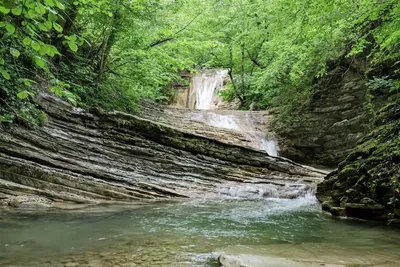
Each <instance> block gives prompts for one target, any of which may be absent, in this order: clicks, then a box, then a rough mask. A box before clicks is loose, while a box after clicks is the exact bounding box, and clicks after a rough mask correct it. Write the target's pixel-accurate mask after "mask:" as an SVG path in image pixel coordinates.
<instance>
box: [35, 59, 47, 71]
mask: <svg viewBox="0 0 400 267" xmlns="http://www.w3.org/2000/svg"><path fill="white" fill-rule="evenodd" d="M34 62H35V64H36V65H38V66H39V67H40V68H42V69H45V68H46V61H44V60H43V59H42V58H41V57H38V56H36V57H35V58H34Z"/></svg>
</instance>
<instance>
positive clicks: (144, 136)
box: [0, 95, 323, 207]
mask: <svg viewBox="0 0 400 267" xmlns="http://www.w3.org/2000/svg"><path fill="white" fill-rule="evenodd" d="M37 103H38V105H39V106H40V107H41V108H42V109H43V110H44V111H45V112H46V114H47V115H48V122H47V123H46V125H45V126H44V127H41V128H37V129H26V128H23V127H11V128H7V129H2V130H1V132H0V203H2V204H3V205H6V206H13V207H36V206H38V205H39V206H43V207H49V206H52V205H53V206H54V205H56V204H60V203H110V202H113V203H114V202H132V201H135V200H146V199H147V200H152V199H166V198H177V197H178V198H182V197H183V198H186V197H196V196H204V194H208V193H210V194H216V196H217V195H218V193H219V191H218V187H220V186H222V185H225V186H234V185H236V184H243V183H245V184H252V185H260V186H261V185H263V184H264V185H271V186H274V187H275V188H276V190H277V192H278V193H279V194H280V195H281V196H283V197H285V196H287V197H294V195H293V194H292V195H290V196H288V195H287V190H285V189H286V188H291V189H290V191H291V192H297V193H296V194H302V193H304V190H306V188H307V186H309V185H310V184H312V183H315V182H317V181H319V180H320V179H321V176H323V172H320V171H317V170H315V169H312V168H308V167H304V166H302V165H299V164H296V163H294V162H292V161H290V160H287V159H284V158H279V157H270V156H268V154H266V153H263V152H261V151H257V150H254V149H251V148H247V147H241V146H237V145H234V144H229V143H225V142H221V141H217V140H214V139H211V138H209V137H207V136H201V135H199V134H196V133H193V132H192V131H190V130H187V129H178V128H174V127H172V126H167V125H166V124H163V123H161V122H154V121H151V120H149V119H146V118H144V117H140V116H134V115H130V114H125V113H121V112H103V111H101V110H97V109H93V110H91V111H90V112H89V111H85V110H81V109H77V108H73V107H71V106H69V105H67V104H66V103H64V102H62V101H60V100H57V99H56V98H53V97H51V96H49V95H41V96H40V97H39V98H38V100H37ZM285 194H286V195H285Z"/></svg>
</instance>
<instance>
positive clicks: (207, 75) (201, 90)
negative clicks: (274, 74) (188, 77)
mask: <svg viewBox="0 0 400 267" xmlns="http://www.w3.org/2000/svg"><path fill="white" fill-rule="evenodd" d="M227 75H228V71H227V70H204V71H202V72H201V73H199V74H196V75H194V76H193V77H192V81H191V96H190V98H189V103H192V104H191V106H192V107H193V106H194V105H193V104H195V107H196V109H200V110H214V109H216V108H218V106H219V104H220V102H221V99H220V97H219V96H218V92H220V91H222V90H223V89H224V80H225V78H226V77H227ZM193 95H195V99H196V102H195V103H194V101H193ZM192 119H193V120H200V121H204V122H205V123H206V124H208V125H210V126H214V127H218V128H224V129H228V130H233V131H239V132H242V133H244V135H245V136H246V139H247V140H248V141H249V142H250V143H252V145H251V146H252V147H255V148H258V149H260V150H262V151H265V152H267V153H268V154H269V155H270V156H274V157H276V156H278V150H279V148H278V143H277V141H276V140H274V139H267V138H266V137H265V134H264V133H263V132H262V131H260V130H257V129H255V128H254V126H253V122H252V119H251V118H250V116H248V115H246V116H245V117H244V120H243V119H239V118H237V117H236V116H234V115H233V114H219V113H216V112H207V111H203V112H202V113H200V114H196V115H195V116H194V117H193V118H192Z"/></svg>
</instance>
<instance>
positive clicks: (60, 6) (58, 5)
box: [56, 1, 65, 10]
mask: <svg viewBox="0 0 400 267" xmlns="http://www.w3.org/2000/svg"><path fill="white" fill-rule="evenodd" d="M56 6H57V7H58V8H59V9H61V10H64V9H65V6H64V5H63V4H62V3H60V1H56Z"/></svg>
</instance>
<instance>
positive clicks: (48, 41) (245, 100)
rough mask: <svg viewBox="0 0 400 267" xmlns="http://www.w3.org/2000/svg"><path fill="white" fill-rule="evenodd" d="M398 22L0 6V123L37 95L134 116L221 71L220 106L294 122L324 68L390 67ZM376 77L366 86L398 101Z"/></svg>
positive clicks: (241, 6) (377, 16) (377, 13)
mask: <svg viewBox="0 0 400 267" xmlns="http://www.w3.org/2000/svg"><path fill="white" fill-rule="evenodd" d="M399 15H400V4H399V2H398V1H396V0H385V1H381V0H354V1H339V0H333V1H332V0H319V1H315V0H309V1H292V0H268V1H265V0H251V1H249V0H174V1H173V0H153V1H150V0H0V36H1V37H0V47H1V48H0V83H1V89H0V97H1V99H2V102H3V103H7V105H2V106H1V108H0V109H1V110H0V114H1V116H2V117H0V118H1V120H2V121H11V120H13V119H14V118H16V117H19V116H20V115H18V112H19V111H18V110H22V109H23V108H25V107H29V108H34V105H33V104H30V103H31V102H32V101H33V100H32V99H33V98H34V97H35V95H36V94H37V93H38V92H39V91H40V90H47V91H49V92H53V93H54V94H55V95H57V96H58V97H60V98H63V99H64V100H66V101H69V102H71V103H72V104H74V105H79V106H84V107H85V106H101V107H103V108H106V109H120V110H126V111H134V110H135V109H136V107H137V105H136V101H137V100H138V99H139V98H149V99H153V100H156V101H166V100H167V99H168V95H169V94H170V93H169V92H168V90H169V88H170V85H171V83H172V82H173V81H176V80H179V79H180V77H179V72H180V71H182V70H189V71H195V70H196V69H199V68H207V67H212V68H224V69H228V70H229V75H230V77H231V84H230V90H229V91H227V92H226V93H225V95H226V97H228V98H229V99H233V98H237V99H239V100H240V102H241V103H242V106H243V107H249V106H250V104H251V103H253V102H256V103H257V104H258V106H259V107H260V108H266V107H271V106H280V107H286V110H283V111H282V112H281V113H282V114H283V113H286V114H292V113H293V111H296V110H300V109H301V108H302V106H306V103H307V100H308V98H309V96H310V93H311V92H312V84H313V82H314V81H315V80H316V79H318V78H320V77H322V76H323V75H324V74H325V73H326V72H327V70H328V69H329V66H328V65H329V62H332V61H333V60H337V59H338V58H342V57H343V56H347V57H354V56H357V55H361V54H362V55H363V56H369V57H370V59H371V62H372V64H373V65H372V66H371V68H372V69H373V68H379V67H380V66H382V65H389V66H398V64H399V58H400V52H399V51H400V49H399V44H400V30H399V29H400V21H399V20H398V17H399ZM377 77H380V78H376V79H375V80H374V81H373V82H371V84H370V86H372V87H374V86H375V85H373V84H376V86H378V84H380V85H382V86H386V85H384V83H385V81H387V82H390V80H391V79H392V80H393V82H390V83H391V84H392V85H393V86H392V85H390V86H392V87H391V88H392V89H390V90H392V91H393V90H398V84H396V80H397V78H396V79H393V78H392V77H387V78H385V77H381V76H377ZM370 78H372V77H370ZM372 79H373V78H372ZM379 79H381V80H379ZM380 85H379V86H380ZM396 88H397V89H396ZM299 103H300V104H301V105H299ZM33 113H35V112H33Z"/></svg>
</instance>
